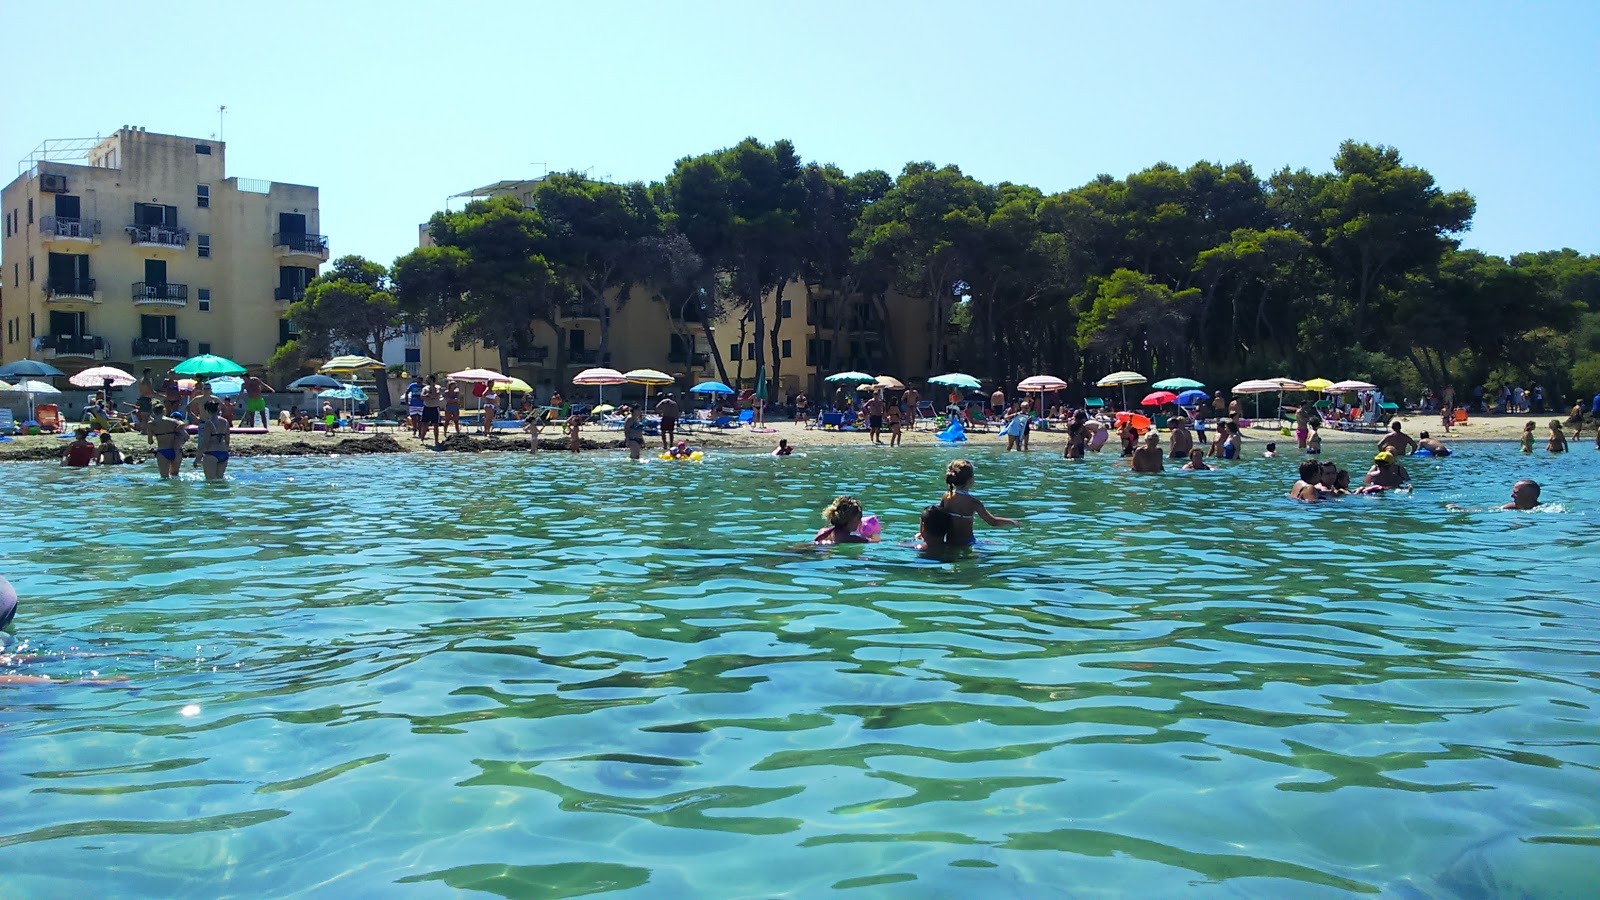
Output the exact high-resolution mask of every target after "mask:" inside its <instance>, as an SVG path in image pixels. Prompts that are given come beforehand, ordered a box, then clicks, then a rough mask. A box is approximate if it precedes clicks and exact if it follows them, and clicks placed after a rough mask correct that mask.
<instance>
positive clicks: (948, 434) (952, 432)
mask: <svg viewBox="0 0 1600 900" xmlns="http://www.w3.org/2000/svg"><path fill="white" fill-rule="evenodd" d="M933 437H934V439H935V440H939V441H944V442H945V443H947V444H954V443H956V442H958V441H965V440H966V439H967V430H966V429H965V428H963V427H961V420H960V419H956V420H955V421H953V422H951V423H950V427H949V428H946V429H945V430H943V431H940V432H937V433H936V434H934V436H933Z"/></svg>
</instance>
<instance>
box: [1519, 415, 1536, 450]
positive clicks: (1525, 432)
mask: <svg viewBox="0 0 1600 900" xmlns="http://www.w3.org/2000/svg"><path fill="white" fill-rule="evenodd" d="M1537 427H1539V426H1538V425H1536V424H1535V423H1534V422H1533V421H1532V420H1529V422H1528V423H1527V424H1526V425H1523V426H1522V452H1523V453H1532V452H1533V430H1534V429H1535V428H1537Z"/></svg>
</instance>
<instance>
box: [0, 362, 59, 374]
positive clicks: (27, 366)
mask: <svg viewBox="0 0 1600 900" xmlns="http://www.w3.org/2000/svg"><path fill="white" fill-rule="evenodd" d="M59 377H61V370H60V369H58V368H56V367H55V366H52V365H50V364H49V363H42V362H39V361H38V360H36V359H19V360H17V361H16V362H14V363H7V364H5V365H3V366H0V378H59Z"/></svg>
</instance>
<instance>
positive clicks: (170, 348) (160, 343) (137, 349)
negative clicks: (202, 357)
mask: <svg viewBox="0 0 1600 900" xmlns="http://www.w3.org/2000/svg"><path fill="white" fill-rule="evenodd" d="M133 357H134V359H188V358H189V339H188V338H163V339H159V340H153V339H151V338H134V339H133Z"/></svg>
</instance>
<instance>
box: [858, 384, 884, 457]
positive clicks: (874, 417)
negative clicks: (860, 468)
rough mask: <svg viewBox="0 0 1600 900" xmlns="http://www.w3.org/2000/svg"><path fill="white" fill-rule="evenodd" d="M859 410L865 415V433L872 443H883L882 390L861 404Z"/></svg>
mask: <svg viewBox="0 0 1600 900" xmlns="http://www.w3.org/2000/svg"><path fill="white" fill-rule="evenodd" d="M861 411H862V412H863V413H866V416H867V435H868V437H870V438H871V439H872V442H873V443H874V444H881V443H883V436H882V435H883V392H882V391H879V392H877V393H876V394H874V395H873V396H872V399H871V400H868V401H867V402H866V403H865V404H863V405H862V407H861Z"/></svg>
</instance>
